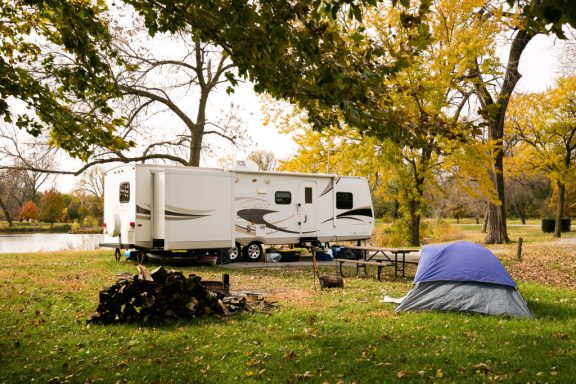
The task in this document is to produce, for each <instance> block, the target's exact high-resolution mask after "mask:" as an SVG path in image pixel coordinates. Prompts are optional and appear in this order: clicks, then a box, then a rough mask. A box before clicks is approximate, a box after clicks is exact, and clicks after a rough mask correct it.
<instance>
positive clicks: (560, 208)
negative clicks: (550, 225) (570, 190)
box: [554, 182, 566, 237]
mask: <svg viewBox="0 0 576 384" xmlns="http://www.w3.org/2000/svg"><path fill="white" fill-rule="evenodd" d="M565 194H566V185H565V184H564V183H561V182H558V202H557V205H556V223H555V225H554V237H560V236H562V218H563V217H564V196H565Z"/></svg>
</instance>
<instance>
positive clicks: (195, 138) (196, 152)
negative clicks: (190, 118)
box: [188, 132, 204, 167]
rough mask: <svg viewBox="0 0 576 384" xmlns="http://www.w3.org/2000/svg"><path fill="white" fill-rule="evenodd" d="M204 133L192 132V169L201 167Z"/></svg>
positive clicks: (190, 161) (190, 162)
mask: <svg viewBox="0 0 576 384" xmlns="http://www.w3.org/2000/svg"><path fill="white" fill-rule="evenodd" d="M203 137H204V135H203V133H199V134H198V133H197V132H192V135H191V137H190V139H191V140H190V158H189V161H188V162H189V164H188V165H190V166H192V167H199V166H200V155H201V154H202V139H203Z"/></svg>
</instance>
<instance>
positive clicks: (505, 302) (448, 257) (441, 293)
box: [396, 241, 532, 318]
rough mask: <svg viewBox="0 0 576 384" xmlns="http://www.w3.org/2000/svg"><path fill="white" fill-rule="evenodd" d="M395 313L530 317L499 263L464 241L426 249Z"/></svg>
mask: <svg viewBox="0 0 576 384" xmlns="http://www.w3.org/2000/svg"><path fill="white" fill-rule="evenodd" d="M396 311H397V312H404V311H451V312H473V313H483V314H488V315H504V316H515V317H528V318H530V317H532V315H531V313H530V310H529V309H528V306H527V305H526V302H525V301H524V299H523V298H522V295H521V294H520V292H519V291H518V288H517V286H516V283H515V282H514V280H513V279H512V277H511V276H510V274H509V273H508V271H507V270H506V268H504V266H503V265H502V263H500V261H499V260H498V259H497V258H496V256H494V254H493V253H492V252H490V250H488V249H486V248H484V247H482V246H481V245H478V244H474V243H470V242H467V241H461V242H455V243H447V244H434V245H428V246H425V247H424V248H423V249H422V253H421V256H420V262H419V264H418V269H417V270H416V277H415V278H414V288H413V289H412V290H411V291H410V292H409V293H408V294H407V295H406V297H405V298H404V299H403V300H402V303H401V304H400V305H399V306H398V308H397V309H396Z"/></svg>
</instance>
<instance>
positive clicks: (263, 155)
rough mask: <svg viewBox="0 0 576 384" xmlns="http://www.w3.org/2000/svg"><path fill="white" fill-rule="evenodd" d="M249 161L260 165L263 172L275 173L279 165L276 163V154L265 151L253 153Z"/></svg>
mask: <svg viewBox="0 0 576 384" xmlns="http://www.w3.org/2000/svg"><path fill="white" fill-rule="evenodd" d="M248 160H252V161H253V162H255V163H256V164H258V168H259V169H260V170H261V171H273V170H275V169H276V166H277V165H278V163H277V161H276V156H274V152H272V151H266V150H263V149H260V150H257V151H252V152H251V153H250V154H249V155H248Z"/></svg>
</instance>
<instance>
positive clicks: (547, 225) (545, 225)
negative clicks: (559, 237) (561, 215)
mask: <svg viewBox="0 0 576 384" xmlns="http://www.w3.org/2000/svg"><path fill="white" fill-rule="evenodd" d="M571 224H572V219H570V218H569V217H568V218H565V219H562V221H561V223H560V230H561V231H562V232H570V227H571ZM555 226H556V219H551V218H544V219H542V232H544V233H552V232H554V228H555Z"/></svg>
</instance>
